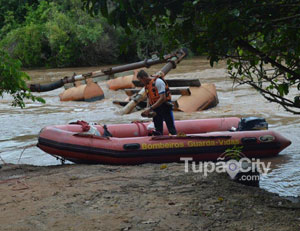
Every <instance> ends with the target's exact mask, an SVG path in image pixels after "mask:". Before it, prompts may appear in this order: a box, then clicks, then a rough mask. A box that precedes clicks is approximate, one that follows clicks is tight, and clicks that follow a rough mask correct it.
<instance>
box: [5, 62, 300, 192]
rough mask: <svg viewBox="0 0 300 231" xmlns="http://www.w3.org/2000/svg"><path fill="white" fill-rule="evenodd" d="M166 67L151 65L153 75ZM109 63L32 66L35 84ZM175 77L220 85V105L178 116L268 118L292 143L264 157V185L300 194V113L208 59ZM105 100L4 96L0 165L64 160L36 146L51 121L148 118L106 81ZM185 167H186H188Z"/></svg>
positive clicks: (103, 84)
mask: <svg viewBox="0 0 300 231" xmlns="http://www.w3.org/2000/svg"><path fill="white" fill-rule="evenodd" d="M161 67H162V65H157V66H153V67H151V68H149V69H148V70H147V71H148V72H149V73H150V74H152V73H155V72H156V71H158V70H159V69H160V68H161ZM102 68H104V67H89V68H64V69H46V70H40V69H39V70H26V72H27V73H28V74H29V75H30V76H31V77H32V80H31V82H32V83H49V82H51V81H55V80H58V79H61V78H63V77H65V76H71V75H73V73H74V72H75V73H76V74H81V73H87V72H91V71H96V70H100V69H102ZM168 77H170V78H199V79H200V82H201V83H214V84H215V85H216V88H217V93H218V98H219V104H218V105H217V107H215V108H212V109H209V110H205V111H201V112H194V113H183V112H175V113H174V116H175V119H176V120H184V119H202V118H218V117H230V116H237V117H248V116H259V117H264V118H265V119H266V120H267V122H268V123H269V129H272V130H275V131H277V132H279V133H280V134H282V135H283V136H285V137H286V138H288V139H290V140H291V141H292V145H291V146H289V147H288V148H287V149H285V150H283V151H282V152H281V153H280V155H279V156H278V157H275V158H271V159H268V160H266V159H264V161H265V162H266V161H271V170H270V172H269V173H268V174H267V175H265V176H263V177H262V178H261V182H260V187H261V188H264V189H266V190H268V191H270V192H274V193H277V194H279V195H281V196H287V197H298V196H300V171H299V169H300V167H299V164H300V155H299V154H300V116H299V115H298V116H297V115H293V114H291V113H289V112H286V111H285V110H284V109H283V108H282V107H280V106H279V105H277V104H275V103H269V102H268V101H266V100H265V99H264V98H263V97H262V96H261V95H260V94H259V93H258V92H256V91H255V90H254V89H252V88H251V87H249V86H239V87H234V86H233V83H232V80H230V79H229V77H228V74H227V73H226V69H225V64H224V63H220V64H218V65H216V66H215V67H214V68H211V67H210V66H209V63H208V61H207V60H206V59H205V58H194V59H189V60H184V61H182V62H181V63H180V64H179V65H178V66H177V68H176V69H174V70H171V71H170V73H169V74H168ZM99 85H100V86H101V87H102V89H103V91H104V93H105V99H104V100H102V101H96V102H92V103H88V102H80V101H76V102H61V101H60V100H59V96H58V95H59V94H60V93H61V92H62V91H63V90H64V89H63V88H60V89H56V90H54V91H50V92H45V93H41V94H38V95H39V96H41V97H43V98H44V99H45V100H46V104H40V103H36V102H34V103H32V102H27V104H26V108H25V109H20V108H15V107H11V106H10V104H11V100H12V99H11V98H10V97H9V96H7V95H5V96H4V98H0V126H1V129H0V157H1V158H0V164H1V162H5V163H15V164H17V163H19V164H32V165H57V164H60V161H58V160H56V159H55V158H54V157H52V156H50V155H48V154H46V153H44V152H43V151H41V150H40V149H38V148H37V147H35V146H34V144H36V143H37V135H38V133H39V131H40V130H41V129H42V128H43V127H45V126H47V125H55V124H56V125H57V124H67V123H69V122H72V121H77V120H85V121H88V122H97V123H101V124H112V123H128V122H130V121H134V120H143V118H142V117H141V116H140V112H134V113H131V114H129V115H120V114H119V113H118V112H119V110H120V109H121V108H120V107H119V106H117V105H114V104H113V103H112V101H113V100H123V99H125V98H126V94H125V93H124V92H123V91H116V92H114V91H109V90H108V88H107V86H106V82H105V81H103V82H100V83H99ZM183 170H184V169H183Z"/></svg>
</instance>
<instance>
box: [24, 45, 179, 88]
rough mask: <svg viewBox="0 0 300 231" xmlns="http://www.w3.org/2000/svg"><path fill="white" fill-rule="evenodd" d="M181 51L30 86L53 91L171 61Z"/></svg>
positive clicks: (30, 86)
mask: <svg viewBox="0 0 300 231" xmlns="http://www.w3.org/2000/svg"><path fill="white" fill-rule="evenodd" d="M180 51H181V50H180ZM180 51H176V52H174V53H171V54H168V55H164V56H163V58H162V59H160V58H154V59H145V60H144V61H140V62H136V63H131V64H126V65H122V66H117V67H111V68H107V69H103V70H100V71H95V72H90V73H86V74H82V75H74V76H71V77H64V78H63V79H60V80H58V81H56V82H53V83H49V84H43V85H41V84H30V85H29V86H28V88H29V89H30V90H31V91H32V92H45V91H52V90H55V89H57V88H60V87H62V86H63V85H64V84H66V83H74V82H75V81H80V80H85V79H88V78H96V77H101V76H105V75H112V74H115V73H120V72H124V71H128V70H133V69H138V68H142V67H147V68H149V67H150V66H152V65H156V64H160V63H165V62H170V60H172V58H174V57H177V56H178V52H180ZM176 59H177V58H176ZM171 69H172V68H171ZM171 69H170V70H171Z"/></svg>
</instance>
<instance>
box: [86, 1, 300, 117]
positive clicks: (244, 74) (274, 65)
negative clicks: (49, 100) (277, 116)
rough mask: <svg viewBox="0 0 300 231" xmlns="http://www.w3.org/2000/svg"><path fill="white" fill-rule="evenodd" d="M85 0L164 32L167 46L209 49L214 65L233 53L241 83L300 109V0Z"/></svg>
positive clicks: (91, 7)
mask: <svg viewBox="0 0 300 231" xmlns="http://www.w3.org/2000/svg"><path fill="white" fill-rule="evenodd" d="M82 1H83V3H84V7H85V8H86V9H87V10H88V11H89V12H90V13H92V14H95V13H97V12H99V11H101V12H102V13H103V15H105V16H106V17H107V19H108V21H109V22H110V23H112V24H114V25H116V26H118V25H120V26H122V27H124V29H125V31H126V32H128V33H129V32H130V31H132V30H133V28H134V30H138V31H144V33H145V34H147V33H148V35H149V37H153V38H154V39H156V37H160V38H161V41H162V45H161V46H162V47H163V48H164V49H171V48H173V49H175V48H178V46H180V45H184V46H186V47H188V48H190V49H191V50H192V51H194V52H196V53H202V54H203V53H206V54H208V58H209V59H210V64H211V65H213V64H214V63H215V62H218V61H219V60H220V59H223V58H230V59H229V61H228V69H229V71H230V72H229V73H230V75H231V77H232V79H233V80H234V81H235V82H236V83H238V84H249V85H251V86H253V87H254V88H255V89H257V90H258V91H259V92H260V93H261V94H262V95H263V96H264V97H265V98H266V99H268V100H270V101H272V102H276V103H279V104H281V105H282V106H283V107H284V108H285V109H286V110H288V111H291V112H293V113H297V114H300V107H299V103H298V101H297V102H296V101H295V100H294V98H293V95H290V94H289V93H290V92H291V91H290V89H294V88H295V87H297V86H299V84H300V62H299V61H300V60H299V56H300V46H299V41H300V30H299V25H300V16H299V6H300V0H293V1H292V0H268V1H267V0H260V1H257V0H237V1H223V0H209V1H208V0H203V1H199V0H195V1H188V0H184V1H182V0H173V1H153V0H150V1H139V0H109V1H108V0H82ZM158 31H159V32H160V33H157V32H158ZM155 34H156V37H155ZM162 52H165V51H164V50H163V49H162ZM294 94H296V95H299V90H298V92H296V93H295V92H294Z"/></svg>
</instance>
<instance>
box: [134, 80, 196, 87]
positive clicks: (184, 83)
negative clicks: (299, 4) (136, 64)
mask: <svg viewBox="0 0 300 231" xmlns="http://www.w3.org/2000/svg"><path fill="white" fill-rule="evenodd" d="M165 81H167V83H168V85H169V87H186V86H191V87H200V86H201V83H200V81H199V79H165ZM132 82H133V84H134V85H135V86H136V87H143V84H142V83H141V82H140V81H138V80H133V81H132Z"/></svg>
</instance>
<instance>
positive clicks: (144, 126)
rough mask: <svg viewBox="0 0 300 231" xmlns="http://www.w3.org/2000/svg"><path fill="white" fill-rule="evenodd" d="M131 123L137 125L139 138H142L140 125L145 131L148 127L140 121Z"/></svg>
mask: <svg viewBox="0 0 300 231" xmlns="http://www.w3.org/2000/svg"><path fill="white" fill-rule="evenodd" d="M131 123H133V124H135V125H136V126H137V127H138V136H141V135H142V134H141V128H140V126H139V124H141V125H142V126H143V128H144V129H145V131H147V127H146V125H145V124H144V122H143V121H140V120H135V121H132V122H131Z"/></svg>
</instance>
